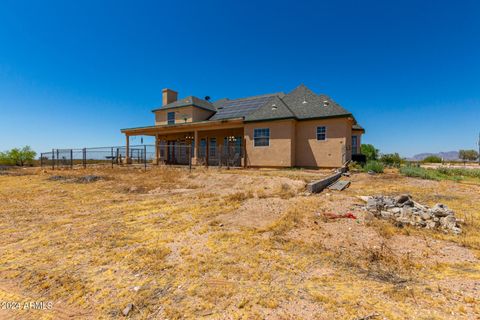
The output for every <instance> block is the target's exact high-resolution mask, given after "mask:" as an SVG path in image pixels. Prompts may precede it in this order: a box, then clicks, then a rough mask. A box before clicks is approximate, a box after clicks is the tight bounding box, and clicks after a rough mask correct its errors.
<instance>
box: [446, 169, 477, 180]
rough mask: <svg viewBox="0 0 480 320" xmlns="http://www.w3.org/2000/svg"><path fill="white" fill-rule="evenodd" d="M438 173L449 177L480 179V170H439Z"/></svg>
mask: <svg viewBox="0 0 480 320" xmlns="http://www.w3.org/2000/svg"><path fill="white" fill-rule="evenodd" d="M437 171H438V172H439V173H442V174H444V175H447V176H464V177H472V178H480V169H464V168H438V169H437Z"/></svg>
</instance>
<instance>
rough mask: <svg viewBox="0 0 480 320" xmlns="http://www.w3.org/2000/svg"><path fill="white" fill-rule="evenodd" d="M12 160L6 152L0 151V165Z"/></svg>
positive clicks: (8, 163) (9, 163)
mask: <svg viewBox="0 0 480 320" xmlns="http://www.w3.org/2000/svg"><path fill="white" fill-rule="evenodd" d="M11 164H12V160H10V157H9V156H8V152H0V165H11Z"/></svg>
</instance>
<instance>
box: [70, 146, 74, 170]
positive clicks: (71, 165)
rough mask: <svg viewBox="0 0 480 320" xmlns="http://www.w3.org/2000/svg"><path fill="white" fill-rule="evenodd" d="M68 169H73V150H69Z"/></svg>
mask: <svg viewBox="0 0 480 320" xmlns="http://www.w3.org/2000/svg"><path fill="white" fill-rule="evenodd" d="M70 169H73V149H70Z"/></svg>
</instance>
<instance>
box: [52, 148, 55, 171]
mask: <svg viewBox="0 0 480 320" xmlns="http://www.w3.org/2000/svg"><path fill="white" fill-rule="evenodd" d="M52 170H55V150H54V149H52Z"/></svg>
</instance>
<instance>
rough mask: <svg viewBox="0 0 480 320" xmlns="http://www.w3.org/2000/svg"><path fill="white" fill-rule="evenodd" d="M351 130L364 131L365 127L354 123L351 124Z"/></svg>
mask: <svg viewBox="0 0 480 320" xmlns="http://www.w3.org/2000/svg"><path fill="white" fill-rule="evenodd" d="M352 130H363V131H365V129H364V128H363V127H362V126H360V125H359V124H354V125H353V126H352Z"/></svg>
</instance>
